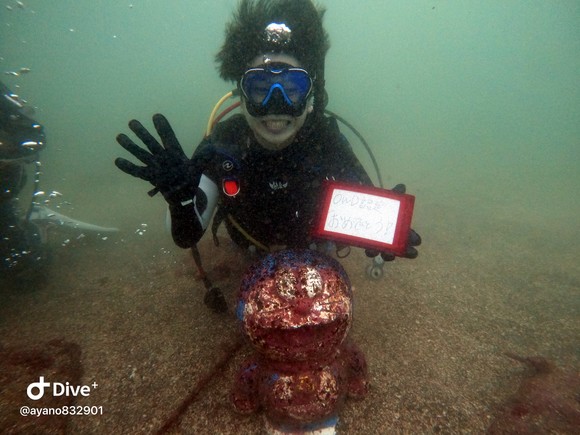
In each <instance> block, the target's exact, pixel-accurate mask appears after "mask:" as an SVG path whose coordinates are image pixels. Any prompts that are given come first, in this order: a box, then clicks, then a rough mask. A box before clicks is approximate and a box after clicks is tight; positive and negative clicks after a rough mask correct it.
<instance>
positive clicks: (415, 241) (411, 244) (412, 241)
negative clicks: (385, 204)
mask: <svg viewBox="0 0 580 435" xmlns="http://www.w3.org/2000/svg"><path fill="white" fill-rule="evenodd" d="M391 190H392V191H393V192H396V193H400V194H403V193H405V192H406V190H407V188H406V187H405V185H404V184H397V185H396V186H395V187H393V188H392V189H391ZM408 237H409V238H408V240H407V250H406V251H405V255H403V257H404V258H410V259H414V258H417V256H418V255H419V252H418V251H417V249H416V248H415V247H416V246H419V245H420V244H421V236H420V235H419V234H417V232H416V231H415V230H413V229H412V228H411V229H409V236H408ZM365 254H366V255H367V257H376V256H377V255H379V254H381V257H382V259H383V260H384V261H393V260H394V259H395V254H393V253H392V252H379V251H376V250H373V249H366V250H365Z"/></svg>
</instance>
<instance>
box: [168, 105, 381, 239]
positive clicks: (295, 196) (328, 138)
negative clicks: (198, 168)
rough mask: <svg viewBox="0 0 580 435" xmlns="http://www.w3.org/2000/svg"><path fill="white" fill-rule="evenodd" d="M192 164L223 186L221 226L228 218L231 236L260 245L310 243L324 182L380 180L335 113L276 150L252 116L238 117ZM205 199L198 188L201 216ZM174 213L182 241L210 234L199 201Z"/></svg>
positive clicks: (210, 140) (199, 151)
mask: <svg viewBox="0 0 580 435" xmlns="http://www.w3.org/2000/svg"><path fill="white" fill-rule="evenodd" d="M192 161H193V162H194V163H195V164H197V165H200V164H201V165H203V166H202V167H203V168H205V170H204V171H203V174H204V175H205V176H207V177H208V178H209V179H211V181H213V183H215V185H217V188H218V192H219V198H218V201H217V206H218V210H217V212H216V216H215V217H214V229H215V227H216V223H217V224H219V223H220V222H222V221H224V222H225V224H226V227H227V229H228V233H229V235H230V237H231V238H232V239H233V240H234V241H235V242H236V243H237V244H239V245H241V246H244V247H245V246H249V245H252V244H254V245H255V244H256V243H254V242H255V241H257V242H258V243H259V244H258V246H257V247H258V248H260V247H270V246H273V245H277V246H286V247H288V248H300V247H307V246H308V245H309V244H310V243H311V241H312V238H311V235H310V234H311V230H312V228H313V225H315V219H316V216H317V213H318V211H319V204H320V196H321V188H322V183H323V181H324V180H327V179H328V180H338V181H344V182H349V183H355V184H365V185H372V182H371V180H370V178H369V176H368V175H367V174H366V172H365V170H364V168H363V167H362V165H361V164H360V162H359V161H358V159H357V158H356V156H355V154H354V153H353V151H352V149H351V146H350V144H349V143H348V141H347V139H346V138H345V137H344V136H343V135H342V133H341V132H340V131H339V129H338V126H337V123H336V120H335V119H334V118H328V117H314V116H309V118H308V119H307V121H306V123H305V125H304V126H303V127H302V129H301V130H300V131H299V133H298V135H297V137H296V138H295V140H294V142H293V143H292V144H291V145H289V146H288V147H286V148H284V149H282V150H280V151H271V150H268V149H265V148H264V147H262V146H261V145H259V144H258V142H257V141H256V139H255V137H254V134H253V132H252V131H251V129H250V127H249V126H248V124H247V122H246V120H245V119H244V117H243V116H242V115H237V116H234V117H232V118H230V119H228V120H227V121H224V122H222V123H219V124H218V125H217V126H216V128H215V129H214V131H213V133H212V134H211V136H210V137H209V138H206V139H204V140H203V141H202V142H201V144H200V145H199V146H198V148H197V149H196V151H195V153H194V155H193V157H192ZM200 162H201V163H200ZM238 188H239V192H238V193H237V194H235V195H231V193H235V191H236V190H237V189H238ZM226 191H230V194H229V195H228V194H227V193H226ZM203 196H204V195H203V193H202V192H200V190H198V193H197V195H196V198H195V201H196V207H197V212H198V214H199V213H200V212H201V211H203V209H204V205H205V204H204V201H205V198H204V197H203ZM170 210H171V215H172V233H173V237H174V240H175V242H176V243H177V244H178V245H179V246H182V247H188V246H192V244H194V243H196V242H197V241H198V240H199V239H200V238H201V236H202V235H203V232H204V231H203V229H202V228H201V225H200V224H199V221H198V219H197V218H196V214H195V212H196V210H194V206H193V205H189V206H186V207H171V208H170ZM239 228H241V229H242V231H240V230H239ZM244 233H246V234H244ZM248 235H249V236H250V237H248ZM260 245H261V246H260Z"/></svg>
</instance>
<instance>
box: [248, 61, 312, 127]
mask: <svg viewBox="0 0 580 435" xmlns="http://www.w3.org/2000/svg"><path fill="white" fill-rule="evenodd" d="M312 84H313V81H312V78H311V77H310V74H308V71H306V70H305V69H302V68H296V67H293V66H291V65H288V64H285V63H271V64H268V65H267V66H266V67H256V68H250V69H248V70H247V71H246V72H245V73H244V75H243V76H242V78H241V80H240V84H239V86H240V90H241V91H242V94H243V95H244V97H245V99H246V108H247V110H248V113H249V114H250V115H251V116H257V117H259V116H265V115H272V114H275V115H291V116H294V117H297V116H300V115H302V113H304V109H305V108H306V103H307V102H308V97H309V96H310V94H311V93H312Z"/></svg>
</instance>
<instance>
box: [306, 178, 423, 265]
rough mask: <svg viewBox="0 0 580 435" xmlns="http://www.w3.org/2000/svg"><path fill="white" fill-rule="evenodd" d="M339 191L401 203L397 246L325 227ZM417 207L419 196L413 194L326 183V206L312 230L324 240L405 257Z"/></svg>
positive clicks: (370, 187) (323, 199) (324, 193)
mask: <svg viewBox="0 0 580 435" xmlns="http://www.w3.org/2000/svg"><path fill="white" fill-rule="evenodd" d="M336 189H339V190H347V191H350V192H359V193H365V194H367V195H373V196H380V197H383V198H389V199H392V200H395V201H399V213H398V215H397V223H396V225H395V234H394V237H393V243H392V244H390V243H385V242H383V241H380V240H374V239H368V238H364V237H357V236H353V235H350V234H343V233H340V232H334V231H328V230H325V229H324V226H325V223H326V219H327V217H328V212H329V209H330V201H331V199H332V194H333V192H334V191H335V190H336ZM414 207H415V197H414V196H413V195H408V194H405V193H397V192H394V191H392V190H387V189H381V188H378V187H373V186H361V185H352V184H347V183H339V182H336V181H325V182H324V185H323V193H322V204H321V207H320V209H319V214H318V219H317V221H316V225H315V227H314V229H313V231H312V235H313V236H314V237H317V238H321V239H329V240H333V241H336V242H344V243H347V244H348V245H352V246H358V247H360V248H365V249H376V250H379V251H388V252H392V253H393V254H395V255H397V256H404V255H405V252H406V250H407V243H408V238H409V230H410V229H411V220H412V218H413V209H414Z"/></svg>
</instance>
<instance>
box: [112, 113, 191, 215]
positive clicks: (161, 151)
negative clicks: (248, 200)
mask: <svg viewBox="0 0 580 435" xmlns="http://www.w3.org/2000/svg"><path fill="white" fill-rule="evenodd" d="M153 125H154V126H155V130H157V133H158V134H159V137H160V138H161V142H162V144H163V146H162V145H161V144H160V143H159V142H158V141H157V139H155V138H154V137H153V136H152V135H151V134H150V133H149V132H148V131H147V129H146V128H145V127H143V125H142V124H141V123H140V122H139V121H137V120H135V119H133V120H132V121H130V122H129V128H130V129H131V130H132V131H133V133H135V134H136V135H137V137H138V138H139V139H140V140H141V141H142V142H143V143H144V144H145V145H146V146H147V149H148V150H149V152H147V151H146V150H145V149H143V148H141V147H139V146H138V145H136V144H135V142H133V141H132V140H131V139H129V137H127V136H126V135H125V134H119V135H118V136H117V142H119V145H121V146H122V147H123V148H125V149H126V150H127V151H129V152H130V153H131V154H133V155H134V156H135V157H136V158H137V159H138V160H139V161H141V162H142V163H144V164H145V166H137V165H135V164H134V163H131V162H130V161H128V160H126V159H123V158H121V157H118V158H117V159H115V165H116V166H117V167H118V168H119V169H120V170H121V171H123V172H125V173H127V174H129V175H132V176H133V177H138V178H141V179H143V180H145V181H149V182H150V183H151V184H152V185H153V186H154V189H152V190H151V191H149V195H150V196H153V195H155V194H156V193H157V192H161V194H162V195H163V197H164V198H165V200H166V201H167V202H168V203H169V205H179V204H180V203H182V202H183V201H188V200H191V199H192V198H193V197H194V195H195V192H196V190H197V186H198V184H199V178H200V176H201V171H200V170H199V169H197V168H196V167H195V166H194V165H193V163H192V161H191V160H190V159H189V158H188V157H187V156H186V155H185V153H184V152H183V149H182V148H181V145H180V144H179V141H178V140H177V138H176V137H175V133H174V132H173V129H172V128H171V125H170V124H169V121H167V119H166V118H165V116H163V115H161V114H156V115H154V116H153Z"/></svg>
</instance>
